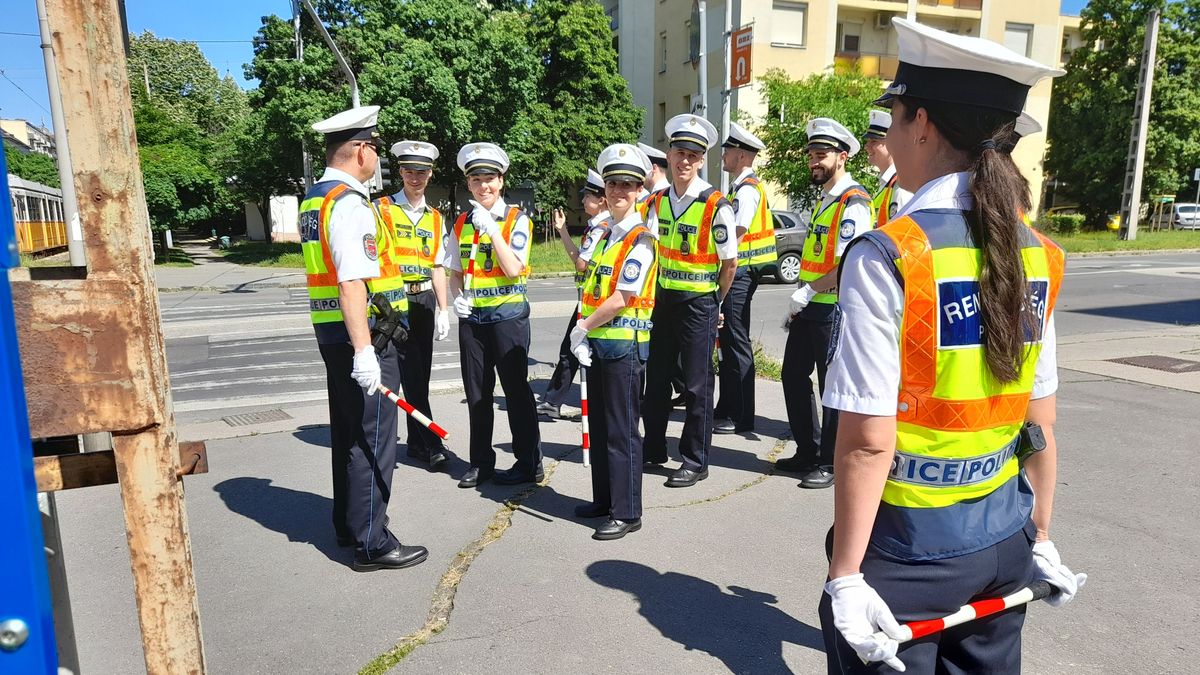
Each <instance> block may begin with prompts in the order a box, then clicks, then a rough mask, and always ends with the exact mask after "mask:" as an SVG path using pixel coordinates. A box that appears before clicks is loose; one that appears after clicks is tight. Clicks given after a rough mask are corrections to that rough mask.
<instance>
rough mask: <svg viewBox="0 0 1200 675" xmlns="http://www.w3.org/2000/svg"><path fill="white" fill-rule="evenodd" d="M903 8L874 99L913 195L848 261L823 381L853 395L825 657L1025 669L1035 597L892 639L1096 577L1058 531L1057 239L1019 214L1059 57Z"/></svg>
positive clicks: (839, 667)
mask: <svg viewBox="0 0 1200 675" xmlns="http://www.w3.org/2000/svg"><path fill="white" fill-rule="evenodd" d="M893 24H894V25H895V27H896V31H897V34H898V37H899V48H900V66H899V68H898V70H897V73H896V79H895V81H894V82H893V83H892V85H891V86H890V87H889V88H888V90H887V93H885V94H884V96H883V97H882V98H881V99H880V100H879V101H877V104H879V105H882V106H885V107H890V108H891V109H892V125H891V128H890V129H889V130H888V133H887V137H886V141H885V142H886V144H887V148H888V151H889V152H890V153H891V155H892V157H893V158H894V159H895V164H896V171H897V176H898V184H899V185H900V186H901V187H902V188H904V189H906V190H909V191H911V192H913V193H914V195H913V197H912V199H911V200H910V201H909V202H908V203H907V204H905V206H904V207H903V208H902V209H901V210H900V213H899V214H897V216H896V217H894V218H893V220H892V221H891V222H889V223H888V224H886V225H884V226H883V227H882V228H880V229H878V230H875V231H873V232H870V233H868V234H866V235H863V236H862V237H860V238H859V239H858V240H856V241H855V242H854V243H853V244H852V245H851V246H850V247H849V248H848V249H847V250H846V253H845V255H844V256H843V259H842V267H841V270H840V278H839V306H840V307H841V312H842V313H841V317H840V320H839V326H838V327H837V328H835V333H834V338H833V347H832V350H831V363H830V366H829V371H828V372H829V374H828V378H827V382H826V390H825V395H824V403H825V405H826V406H828V407H830V408H834V409H837V410H840V411H841V412H840V415H841V417H840V419H841V422H840V426H839V429H838V435H837V444H836V450H835V456H834V465H835V471H834V475H836V476H837V478H836V482H835V485H834V528H833V536H832V549H831V551H830V556H831V560H830V567H829V580H828V582H827V583H826V584H825V593H824V594H823V595H822V598H821V605H820V615H821V625H822V632H823V635H824V638H825V646H826V654H827V655H828V659H829V672H831V673H838V672H897V671H904V670H906V669H909V670H911V671H912V672H917V673H934V672H994V673H1011V672H1019V670H1020V663H1021V661H1020V660H1021V650H1020V640H1021V626H1022V624H1023V622H1024V610H1023V609H1022V608H1014V609H1010V610H1007V611H1004V612H1001V613H999V614H995V615H993V616H990V617H987V618H986V619H981V620H977V621H974V622H970V623H967V624H964V625H961V626H958V627H956V628H951V629H948V630H946V631H943V632H941V633H938V634H935V635H931V636H928V637H924V638H920V639H917V640H911V641H907V642H905V643H903V644H900V643H898V641H897V640H898V638H901V637H902V636H904V635H905V633H904V632H903V631H901V630H900V629H899V623H904V622H910V621H918V620H928V619H933V618H937V617H941V616H945V615H948V614H951V613H953V612H955V611H956V610H958V609H959V607H961V606H962V605H966V604H969V603H971V602H973V601H976V600H979V599H982V598H990V597H1000V596H1004V595H1007V594H1010V593H1013V592H1015V591H1017V590H1020V589H1021V588H1023V587H1025V586H1026V585H1028V584H1029V583H1031V582H1032V581H1034V580H1037V579H1044V580H1047V581H1049V582H1050V583H1051V584H1052V585H1053V586H1054V587H1055V588H1056V589H1057V591H1058V592H1057V593H1056V594H1054V595H1053V596H1051V598H1050V599H1049V601H1050V602H1051V604H1054V605H1056V606H1057V605H1061V604H1063V603H1065V602H1067V601H1068V600H1070V599H1071V598H1072V597H1073V596H1074V595H1075V593H1076V592H1077V591H1078V589H1079V587H1081V586H1082V585H1083V582H1084V580H1086V575H1083V574H1079V575H1076V574H1073V573H1072V572H1071V571H1070V570H1069V569H1068V568H1067V567H1066V566H1065V565H1063V564H1062V562H1061V560H1060V559H1059V555H1058V552H1057V551H1056V549H1055V547H1054V544H1052V543H1051V542H1050V539H1049V527H1050V514H1051V507H1052V505H1053V500H1054V484H1055V465H1056V447H1055V442H1054V433H1053V424H1054V417H1055V396H1054V394H1055V390H1056V389H1057V385H1058V378H1057V374H1056V361H1055V353H1054V352H1055V339H1054V320H1053V308H1054V302H1055V300H1056V298H1057V295H1058V289H1059V286H1060V283H1061V281H1062V269H1063V254H1062V251H1061V249H1059V248H1058V247H1057V246H1056V245H1055V244H1053V243H1052V242H1051V241H1050V240H1048V239H1045V238H1043V237H1041V235H1039V234H1037V233H1036V232H1034V231H1033V230H1032V229H1030V228H1028V227H1025V226H1024V225H1023V224H1022V215H1023V214H1024V213H1027V212H1029V210H1030V208H1031V200H1030V195H1029V185H1028V183H1027V182H1026V180H1025V179H1024V177H1022V176H1021V173H1020V171H1019V170H1018V169H1017V167H1016V165H1015V164H1014V163H1013V161H1012V157H1011V156H1010V155H1009V154H1008V150H1010V147H1009V146H1010V145H1011V139H1012V138H1013V134H1014V122H1015V120H1016V119H1017V116H1018V114H1020V112H1021V110H1022V109H1023V108H1024V105H1025V99H1026V96H1027V94H1028V91H1029V89H1030V87H1032V86H1033V85H1034V84H1036V83H1037V82H1038V81H1039V80H1041V79H1043V78H1045V77H1053V76H1057V75H1061V74H1062V71H1060V70H1055V69H1052V68H1049V67H1046V66H1043V65H1041V64H1039V63H1036V62H1034V61H1031V60H1029V59H1027V58H1025V57H1023V56H1021V55H1018V54H1015V53H1013V52H1011V51H1009V50H1007V49H1005V48H1004V47H1002V46H1000V45H997V44H995V43H993V42H988V41H986V40H982V39H979V38H970V37H964V36H958V35H951V34H948V33H945V32H942V31H939V30H935V29H932V28H929V27H927V26H923V25H921V24H917V23H914V22H910V21H906V20H904V19H894V20H893ZM1038 450H1040V452H1039V451H1038ZM1035 496H1036V501H1035ZM880 631H882V633H880V635H884V634H885V635H886V636H887V637H880V636H877V633H879V632H880Z"/></svg>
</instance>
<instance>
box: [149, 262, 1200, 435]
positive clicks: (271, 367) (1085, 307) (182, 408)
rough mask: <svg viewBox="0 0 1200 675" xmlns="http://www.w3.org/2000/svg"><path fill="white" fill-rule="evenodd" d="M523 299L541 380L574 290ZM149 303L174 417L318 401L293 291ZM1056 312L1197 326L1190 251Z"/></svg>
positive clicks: (771, 300) (1131, 272)
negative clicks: (160, 329)
mask: <svg viewBox="0 0 1200 675" xmlns="http://www.w3.org/2000/svg"><path fill="white" fill-rule="evenodd" d="M791 290H792V287H791V286H785V285H781V284H771V283H768V284H764V285H762V286H760V287H759V289H758V291H757V293H756V294H755V298H754V314H753V316H754V321H753V326H752V329H751V335H752V336H753V337H754V339H755V340H758V341H759V342H761V343H762V344H763V346H764V348H765V349H766V350H767V351H768V352H770V353H772V354H774V355H776V356H782V354H783V350H784V344H785V341H786V338H787V334H786V333H785V332H784V331H783V330H782V329H781V328H780V325H779V324H780V317H782V316H783V313H784V312H785V311H786V308H787V302H788V295H789V294H790V293H791ZM529 297H530V302H531V303H532V317H533V318H532V321H531V326H532V345H531V348H530V359H531V369H532V372H533V374H534V376H535V379H540V380H545V378H546V377H547V376H548V375H549V371H550V369H551V368H552V367H553V364H554V361H555V359H556V357H557V353H558V345H559V343H560V341H561V340H562V336H563V333H564V332H565V328H566V322H567V318H568V316H569V314H570V312H571V311H573V307H574V298H575V290H574V286H573V285H572V283H571V280H570V279H569V278H555V279H539V280H534V281H532V282H531V283H530V291H529ZM161 306H162V316H163V326H164V330H165V332H166V335H167V359H168V363H169V366H170V372H171V385H172V387H171V388H172V395H173V397H174V400H175V412H176V418H177V420H178V421H179V422H181V423H190V422H201V421H208V420H215V419H220V418H221V417H223V416H225V415H229V414H232V413H241V412H252V411H255V410H261V409H266V408H275V407H279V406H280V405H291V404H296V403H302V402H312V401H319V400H323V399H324V397H325V385H324V369H323V366H322V364H321V359H320V356H319V354H318V353H317V346H316V341H315V340H314V339H313V336H312V327H311V325H310V324H309V323H308V317H307V313H306V308H307V301H306V295H305V290H304V289H303V288H263V289H256V290H247V289H237V290H230V291H225V292H211V291H205V292H171V293H163V294H161ZM1057 315H1058V334H1059V335H1060V336H1071V335H1079V334H1091V333H1099V332H1106V331H1120V330H1145V329H1146V328H1147V327H1148V326H1154V325H1164V324H1165V325H1187V324H1197V323H1200V253H1185V254H1167V255H1140V256H1112V257H1086V258H1085V257H1080V258H1073V259H1070V260H1069V261H1068V265H1067V272H1066V280H1065V281H1064V288H1063V292H1062V296H1061V299H1060V301H1059V305H1058V309H1057ZM432 379H433V382H434V387H435V388H436V387H439V386H440V387H454V386H457V385H458V383H460V381H461V380H460V373H459V367H458V345H457V332H456V330H454V329H452V330H451V335H450V338H449V339H448V340H446V341H444V342H436V343H434V365H433V375H432ZM540 386H541V385H538V390H539V391H540Z"/></svg>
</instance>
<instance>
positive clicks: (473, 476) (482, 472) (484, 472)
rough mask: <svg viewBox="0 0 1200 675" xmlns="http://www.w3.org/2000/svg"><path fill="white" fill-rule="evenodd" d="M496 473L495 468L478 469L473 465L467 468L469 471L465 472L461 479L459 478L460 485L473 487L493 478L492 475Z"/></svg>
mask: <svg viewBox="0 0 1200 675" xmlns="http://www.w3.org/2000/svg"><path fill="white" fill-rule="evenodd" d="M495 475H496V471H495V470H494V469H478V468H476V467H471V468H470V469H467V472H466V473H464V474H463V477H462V478H461V479H459V481H458V487H460V488H473V487H475V486H476V485H479V484H480V483H486V482H487V481H489V480H491V479H492V476H495Z"/></svg>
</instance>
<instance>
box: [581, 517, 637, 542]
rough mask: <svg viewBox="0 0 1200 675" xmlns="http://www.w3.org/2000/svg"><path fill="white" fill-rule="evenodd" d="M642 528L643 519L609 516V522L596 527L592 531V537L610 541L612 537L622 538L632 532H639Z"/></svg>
mask: <svg viewBox="0 0 1200 675" xmlns="http://www.w3.org/2000/svg"><path fill="white" fill-rule="evenodd" d="M640 529H642V519H641V518H638V519H637V520H617V519H616V518H609V519H608V522H606V523H604V524H603V525H601V526H600V527H597V528H596V531H595V532H593V533H592V539H599V540H600V541H608V540H610V539H620V538H621V537H624V536H625V535H627V534H629V533H630V532H637V531H638V530H640Z"/></svg>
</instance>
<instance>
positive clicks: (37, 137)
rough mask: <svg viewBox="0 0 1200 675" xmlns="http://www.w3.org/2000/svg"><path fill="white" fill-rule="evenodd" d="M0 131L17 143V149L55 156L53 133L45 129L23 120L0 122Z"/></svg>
mask: <svg viewBox="0 0 1200 675" xmlns="http://www.w3.org/2000/svg"><path fill="white" fill-rule="evenodd" d="M0 130H3V131H4V132H5V134H6V135H7V136H8V137H10V138H11V139H12V140H13V141H15V142H16V143H18V144H19V145H18V146H17V147H22V146H23V148H24V149H27V150H28V151H29V152H40V153H41V154H43V155H48V156H50V157H55V156H56V155H57V153H56V152H55V149H54V132H53V131H50V130H49V129H47V128H45V127H41V126H37V125H36V124H31V123H30V122H27V121H25V120H0Z"/></svg>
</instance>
